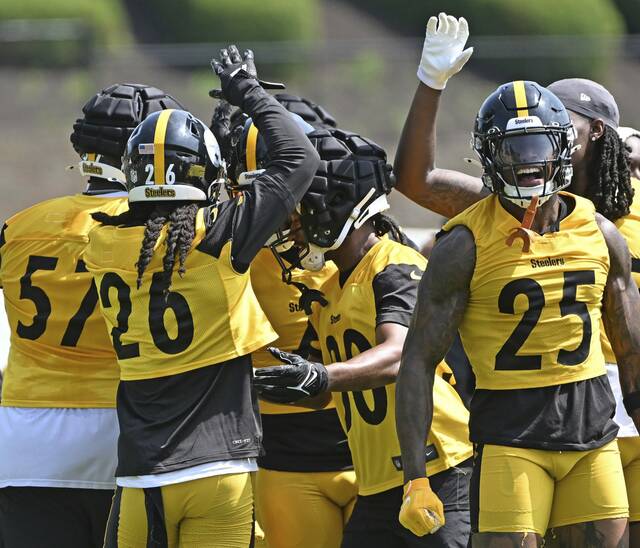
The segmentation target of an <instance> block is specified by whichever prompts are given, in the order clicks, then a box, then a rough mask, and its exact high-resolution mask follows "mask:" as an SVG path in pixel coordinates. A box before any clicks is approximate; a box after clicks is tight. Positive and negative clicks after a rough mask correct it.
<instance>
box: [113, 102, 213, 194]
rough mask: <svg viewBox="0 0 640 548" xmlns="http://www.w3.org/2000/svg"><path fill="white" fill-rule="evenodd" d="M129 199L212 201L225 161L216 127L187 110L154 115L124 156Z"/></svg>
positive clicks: (138, 129) (135, 134)
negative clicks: (216, 135) (213, 128)
mask: <svg viewBox="0 0 640 548" xmlns="http://www.w3.org/2000/svg"><path fill="white" fill-rule="evenodd" d="M122 171H123V172H124V174H125V176H126V180H127V190H128V192H129V202H152V201H192V200H195V201H207V200H211V199H212V196H217V193H215V192H213V191H212V189H214V188H215V187H216V185H218V184H219V182H220V181H221V179H220V177H221V175H222V174H223V172H224V163H223V161H222V158H221V154H220V148H219V147H218V143H217V141H216V138H215V137H214V136H213V133H211V131H210V130H209V128H207V126H205V125H204V124H203V123H202V122H201V121H200V120H198V119H197V118H196V117H195V116H193V115H192V114H190V113H189V112H186V111H184V110H173V109H168V110H163V111H160V112H156V113H153V114H151V115H150V116H148V117H147V118H146V119H145V120H144V121H143V122H142V123H141V124H140V125H138V127H136V129H135V130H134V131H133V133H132V134H131V137H130V138H129V141H128V142H127V148H126V152H125V155H124V158H123V162H122Z"/></svg>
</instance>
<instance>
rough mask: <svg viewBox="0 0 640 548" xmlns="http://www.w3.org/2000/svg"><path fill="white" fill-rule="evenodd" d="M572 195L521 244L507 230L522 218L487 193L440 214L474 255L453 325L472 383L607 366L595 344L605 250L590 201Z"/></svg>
mask: <svg viewBox="0 0 640 548" xmlns="http://www.w3.org/2000/svg"><path fill="white" fill-rule="evenodd" d="M561 194H562V195H563V196H565V197H566V199H568V200H575V207H574V209H573V211H571V213H570V214H569V215H568V216H567V217H566V218H565V219H564V220H562V221H561V222H560V227H559V228H560V229H559V230H558V231H557V232H549V233H547V234H544V235H538V236H537V237H535V238H534V239H533V241H532V243H531V249H530V251H529V252H528V253H525V252H523V251H522V246H521V242H520V241H519V240H516V241H515V243H514V245H513V246H511V247H509V246H508V245H506V243H505V239H506V238H507V236H508V235H509V233H510V231H511V230H512V229H513V228H516V227H518V226H520V222H519V221H518V220H516V219H515V218H514V217H513V216H512V215H510V214H509V213H508V212H507V211H506V210H505V209H504V208H503V207H502V205H501V204H500V202H499V200H498V198H497V196H495V195H491V196H488V197H486V198H484V199H483V200H481V201H480V202H478V203H476V204H474V205H472V206H471V207H469V208H468V209H466V210H465V211H464V212H462V213H461V214H460V215H458V216H456V217H454V218H453V219H452V220H450V221H449V222H448V223H446V224H445V226H444V230H451V229H452V228H453V227H455V226H458V225H463V226H466V227H467V228H468V229H469V230H470V231H471V232H472V233H473V237H474V239H475V244H476V265H475V271H474V274H473V278H472V280H471V286H470V296H469V301H468V304H467V308H466V311H465V315H464V318H463V321H462V324H461V325H460V335H461V337H462V342H463V344H464V348H465V350H466V352H467V355H468V356H469V360H470V361H471V364H472V366H473V369H474V372H475V375H476V387H477V388H480V389H492V390H508V389H520V388H534V387H545V386H553V385H558V384H565V383H570V382H576V381H581V380H585V379H590V378H593V377H596V376H599V375H603V374H604V373H605V369H604V358H603V355H602V350H601V345H600V318H601V306H602V295H603V292H604V287H605V284H606V280H607V275H608V271H609V253H608V249H607V244H606V242H605V239H604V236H603V235H602V233H601V231H600V229H599V227H598V224H597V222H596V220H595V209H594V206H593V204H592V203H591V202H590V201H589V200H586V199H584V198H580V197H578V196H573V195H571V194H568V193H561Z"/></svg>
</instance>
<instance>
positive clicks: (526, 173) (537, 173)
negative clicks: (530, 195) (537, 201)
mask: <svg viewBox="0 0 640 548" xmlns="http://www.w3.org/2000/svg"><path fill="white" fill-rule="evenodd" d="M516 176H517V177H518V185H519V186H526V187H531V186H538V185H541V184H543V183H544V171H543V169H542V168H541V167H521V168H519V169H517V170H516Z"/></svg>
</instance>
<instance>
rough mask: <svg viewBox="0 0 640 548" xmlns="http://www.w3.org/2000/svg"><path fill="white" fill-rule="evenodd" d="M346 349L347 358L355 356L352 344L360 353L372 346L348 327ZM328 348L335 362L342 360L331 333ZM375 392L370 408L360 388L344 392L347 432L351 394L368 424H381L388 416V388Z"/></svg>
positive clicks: (328, 338) (360, 334)
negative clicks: (371, 407)
mask: <svg viewBox="0 0 640 548" xmlns="http://www.w3.org/2000/svg"><path fill="white" fill-rule="evenodd" d="M343 342H344V349H345V354H346V359H347V360H350V359H351V358H353V350H352V346H355V347H356V349H357V350H358V353H360V352H365V351H366V350H369V349H370V348H371V345H370V344H369V341H368V340H367V338H366V337H365V336H364V335H363V334H362V333H360V332H359V331H356V330H355V329H347V330H346V331H345V332H344V336H343ZM326 343H327V350H328V351H329V354H331V358H332V359H333V361H334V362H341V361H342V358H341V357H340V350H339V349H338V343H337V341H336V340H335V338H333V337H332V336H331V335H329V336H328V337H327V341H326ZM371 392H372V394H373V409H370V408H369V406H368V405H367V401H366V400H365V399H364V394H363V393H362V391H360V390H356V391H353V392H342V404H343V405H344V421H345V425H346V428H347V432H348V431H349V430H351V403H350V401H349V394H351V396H353V402H354V404H355V406H356V410H357V411H358V414H359V415H360V417H362V420H363V421H364V422H366V423H367V424H372V425H376V424H380V423H381V422H382V421H383V420H384V418H385V417H386V416H387V389H386V387H384V386H380V387H379V388H374V389H372V390H371Z"/></svg>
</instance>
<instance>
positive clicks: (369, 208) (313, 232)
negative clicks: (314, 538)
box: [254, 133, 472, 548]
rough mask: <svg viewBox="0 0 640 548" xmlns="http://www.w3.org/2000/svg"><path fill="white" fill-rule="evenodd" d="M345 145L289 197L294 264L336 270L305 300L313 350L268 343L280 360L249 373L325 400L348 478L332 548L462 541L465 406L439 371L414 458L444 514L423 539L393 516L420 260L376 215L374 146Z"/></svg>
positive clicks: (286, 391)
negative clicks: (400, 376)
mask: <svg viewBox="0 0 640 548" xmlns="http://www.w3.org/2000/svg"><path fill="white" fill-rule="evenodd" d="M334 135H335V136H336V137H340V138H347V139H349V137H350V135H349V134H345V135H344V136H341V135H339V134H338V133H334ZM349 145H350V147H351V149H352V151H353V154H351V155H350V156H349V157H347V158H342V159H334V160H328V161H323V162H322V163H321V168H320V169H319V170H318V172H317V173H316V176H315V178H314V182H313V183H312V185H311V188H310V190H309V191H308V192H307V194H306V195H305V196H304V198H303V199H302V202H301V204H300V207H299V211H300V217H299V223H300V224H299V229H298V225H297V223H294V225H293V227H292V231H293V233H294V238H296V240H297V241H298V244H299V245H303V251H302V252H301V261H300V263H301V264H302V265H303V266H305V267H307V268H309V269H312V270H313V269H318V268H320V267H321V266H322V265H323V263H324V261H325V259H327V260H332V261H333V262H334V263H335V264H336V266H337V268H338V270H337V272H335V273H334V274H333V275H332V276H331V277H330V278H329V280H327V281H326V282H325V284H324V285H323V286H322V293H323V295H324V301H323V303H315V304H314V308H313V314H312V316H311V320H310V329H311V331H310V332H311V334H312V336H313V338H315V339H317V341H318V344H319V347H320V349H321V357H320V356H317V357H315V358H311V359H309V360H307V359H304V358H303V357H301V356H298V355H296V354H293V353H288V352H282V351H280V350H275V349H274V350H272V353H273V355H274V357H275V358H277V359H278V360H280V361H284V362H285V363H287V364H288V365H285V366H276V367H268V368H264V369H258V370H256V371H255V379H254V383H255V384H256V386H257V389H258V393H259V394H260V395H261V396H262V397H263V398H265V399H268V400H271V401H276V402H282V403H291V402H295V401H297V400H300V399H301V398H305V397H311V398H315V399H316V400H317V399H318V398H321V397H324V398H328V397H329V396H330V395H332V396H333V401H334V403H335V405H336V408H337V409H338V415H339V416H340V420H341V422H342V426H343V428H344V430H345V431H346V432H347V437H348V440H349V446H350V448H351V454H352V456H353V462H354V466H355V470H356V475H357V478H358V498H357V501H356V505H355V508H354V511H353V514H352V515H351V518H350V520H349V522H348V523H347V526H346V528H345V531H344V538H343V542H342V546H343V547H345V548H355V547H362V546H367V547H370V548H376V547H385V548H393V547H409V546H411V547H413V546H429V547H432V546H438V547H445V546H446V547H456V546H459V547H466V545H467V540H468V537H469V509H468V498H467V495H468V491H467V489H468V480H469V478H470V472H471V461H470V457H471V453H472V450H471V445H470V444H469V442H468V429H467V419H468V413H467V411H466V409H465V407H464V405H463V404H462V401H461V400H460V398H459V396H458V394H457V393H456V392H455V390H454V389H453V387H452V386H451V385H450V384H449V383H447V382H446V381H444V380H443V379H442V378H440V377H437V379H436V383H435V386H436V392H437V394H436V402H437V408H438V411H437V413H436V416H437V419H436V421H435V422H434V424H433V428H432V429H431V431H430V433H429V435H428V436H427V435H426V431H425V435H424V436H423V440H422V453H423V456H424V457H425V458H426V460H428V462H429V464H428V466H427V468H426V469H427V470H428V473H429V475H430V477H431V478H432V481H433V485H434V489H435V490H436V491H437V492H438V493H440V495H441V496H442V499H443V501H444V506H445V514H446V515H447V518H448V520H449V521H448V522H447V526H445V527H443V528H442V529H441V530H440V531H439V532H438V533H437V534H436V535H434V536H432V537H430V538H425V539H420V538H418V537H416V536H414V535H413V534H411V533H410V532H409V531H407V530H405V529H403V528H402V527H401V526H400V525H399V523H398V522H397V512H398V510H399V508H400V504H401V501H402V483H403V481H402V468H403V462H402V460H401V459H400V454H399V446H398V442H397V435H396V427H395V412H394V409H395V385H394V382H395V378H396V373H397V370H398V365H399V357H400V354H401V351H402V345H403V342H404V338H405V335H406V332H407V326H408V325H409V320H410V317H411V313H412V311H413V306H414V303H415V298H416V291H417V287H418V281H419V280H420V277H421V275H422V272H423V270H424V268H425V264H426V260H425V259H424V257H423V256H422V255H420V254H419V253H418V252H417V251H415V250H414V249H412V248H410V247H408V246H406V245H403V244H402V243H399V242H397V241H394V240H392V239H391V238H389V237H388V236H387V233H388V232H389V231H390V230H393V231H394V232H395V234H394V236H395V237H394V239H398V237H399V234H398V233H397V227H394V226H393V225H392V224H391V223H390V222H389V220H388V219H387V218H384V217H383V216H382V215H381V213H382V212H383V211H384V210H386V209H387V208H388V207H389V206H388V203H387V198H386V195H387V193H389V192H390V191H391V188H392V186H393V180H392V177H391V172H390V166H388V165H387V164H386V155H385V153H384V151H383V150H382V149H380V147H378V146H377V145H375V144H374V143H372V142H370V141H366V140H364V139H361V138H359V137H357V136H355V137H354V138H353V141H352V142H351V143H349ZM321 158H322V152H321ZM323 304H324V306H323ZM322 363H325V364H327V365H326V367H325V366H324V365H322ZM423 472H424V469H423Z"/></svg>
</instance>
